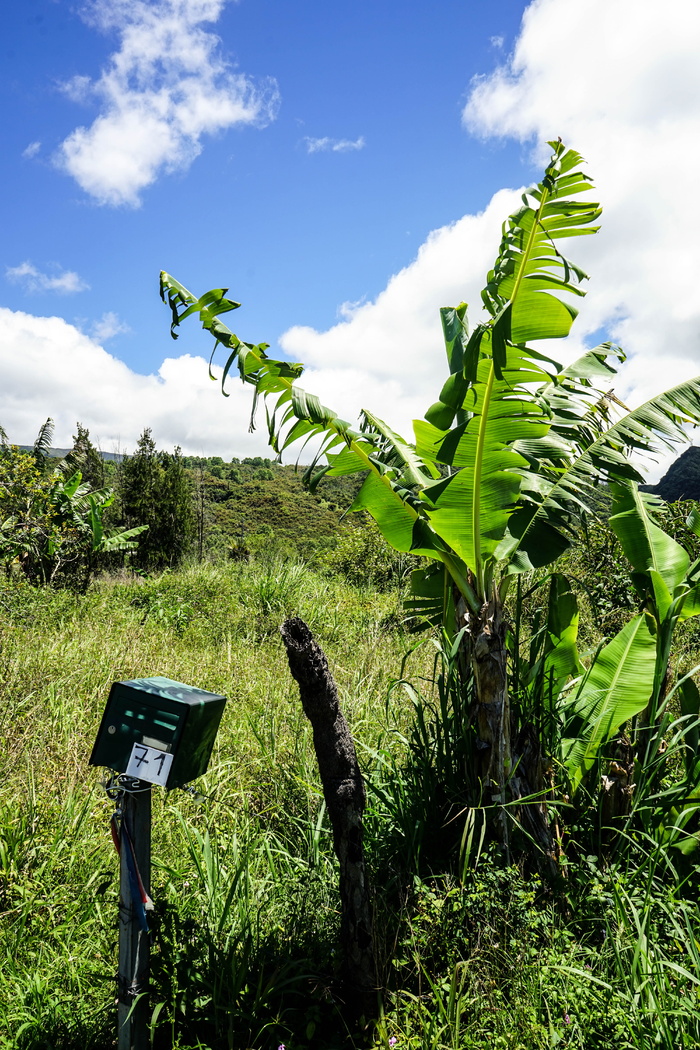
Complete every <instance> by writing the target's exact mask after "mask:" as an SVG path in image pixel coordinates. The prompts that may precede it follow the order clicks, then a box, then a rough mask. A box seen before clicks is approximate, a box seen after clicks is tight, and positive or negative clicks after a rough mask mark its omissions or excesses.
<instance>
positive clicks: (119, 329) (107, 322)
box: [90, 310, 131, 343]
mask: <svg viewBox="0 0 700 1050" xmlns="http://www.w3.org/2000/svg"><path fill="white" fill-rule="evenodd" d="M130 331H131V329H130V328H129V326H128V324H125V323H124V321H122V320H120V318H119V317H118V316H117V314H115V313H114V311H113V310H107V311H106V313H103V314H102V317H100V319H99V321H95V323H94V324H93V325H92V326H91V328H90V335H91V336H92V338H93V339H94V340H95V342H97V343H105V342H106V341H107V340H108V339H113V338H114V336H115V335H123V334H124V333H125V332H130Z"/></svg>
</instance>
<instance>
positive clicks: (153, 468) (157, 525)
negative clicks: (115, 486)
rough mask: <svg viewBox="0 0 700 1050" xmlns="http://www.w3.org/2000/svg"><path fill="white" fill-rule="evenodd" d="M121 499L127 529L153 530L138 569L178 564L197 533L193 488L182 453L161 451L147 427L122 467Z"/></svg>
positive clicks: (140, 551) (147, 536)
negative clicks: (138, 526)
mask: <svg viewBox="0 0 700 1050" xmlns="http://www.w3.org/2000/svg"><path fill="white" fill-rule="evenodd" d="M119 494H120V500H121V508H122V517H123V522H124V524H125V525H127V526H128V525H130V524H131V523H132V522H138V523H140V524H146V525H148V532H147V533H146V534H145V535H144V536H143V537H142V540H141V543H140V544H139V547H138V550H137V551H136V553H135V554H134V556H133V558H132V564H133V565H135V566H136V567H137V568H139V569H144V570H152V569H162V568H165V567H171V568H172V567H174V566H176V565H178V564H179V562H180V561H181V560H182V558H183V556H184V555H185V553H186V552H187V550H188V549H189V547H190V545H191V542H192V537H193V533H194V513H193V506H192V486H191V483H190V480H189V477H188V475H187V472H186V470H185V466H184V463H183V460H182V454H181V451H180V449H179V448H176V449H175V451H174V452H172V453H168V452H159V451H158V450H157V448H156V443H155V441H154V440H153V437H152V436H151V429H150V427H146V429H145V430H144V431H143V433H142V434H141V437H140V438H139V440H138V444H137V445H136V451H135V452H134V454H133V456H128V457H127V458H125V459H124V461H123V462H122V464H121V468H120V471H119Z"/></svg>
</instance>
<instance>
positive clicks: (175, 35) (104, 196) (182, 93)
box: [55, 0, 279, 206]
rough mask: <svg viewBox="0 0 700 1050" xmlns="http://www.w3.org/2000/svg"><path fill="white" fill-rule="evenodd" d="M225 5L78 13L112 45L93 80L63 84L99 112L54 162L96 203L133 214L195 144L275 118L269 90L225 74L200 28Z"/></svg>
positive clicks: (108, 1)
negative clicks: (112, 37) (111, 36)
mask: <svg viewBox="0 0 700 1050" xmlns="http://www.w3.org/2000/svg"><path fill="white" fill-rule="evenodd" d="M225 2H226V0H93V2H92V3H91V4H90V5H89V6H88V7H87V8H86V10H85V12H84V17H85V18H86V20H87V21H88V22H89V23H90V24H92V25H93V26H94V27H95V28H96V29H98V30H100V31H102V32H115V33H117V34H118V36H119V40H120V44H119V48H118V50H117V51H115V52H114V54H112V55H111V57H110V59H109V62H108V64H107V66H106V68H105V69H104V70H103V72H102V74H101V76H100V77H99V79H97V80H95V81H93V80H91V79H90V78H89V77H87V76H84V75H81V76H77V77H74V78H73V79H72V80H71V81H69V82H67V83H66V84H64V85H63V88H64V91H65V92H66V94H68V96H69V97H70V98H72V99H73V100H75V101H77V102H82V103H97V105H98V106H99V110H100V111H99V114H98V116H97V117H96V118H95V120H94V121H93V123H92V124H91V125H90V126H89V127H78V128H76V129H75V130H74V131H73V132H72V133H71V134H70V135H69V136H68V138H67V139H65V141H64V142H63V143H62V144H61V146H60V149H59V151H58V153H57V155H56V157H55V162H56V164H57V165H58V166H59V167H60V168H62V169H63V170H64V171H66V172H67V173H68V174H69V175H72V176H73V178H74V179H75V180H76V181H77V182H78V184H79V185H80V186H81V187H82V189H83V190H85V192H86V193H88V194H90V195H91V196H92V197H93V198H94V199H95V200H96V201H97V202H98V203H99V204H108V205H131V206H137V205H138V204H139V203H140V194H141V193H142V191H143V190H144V189H145V188H146V187H147V186H150V185H151V184H152V183H153V182H154V181H155V180H156V178H157V177H158V176H159V175H160V174H161V173H162V172H172V171H175V170H178V169H184V168H187V167H189V165H190V164H191V163H192V161H193V160H194V159H195V157H196V156H197V155H198V154H199V153H200V152H201V149H202V145H201V139H202V137H203V136H204V135H213V134H215V133H217V132H221V131H224V130H226V129H227V128H230V127H232V126H234V125H237V124H253V125H257V126H263V125H264V124H266V123H268V122H269V121H270V120H272V119H274V116H275V114H276V110H277V106H278V102H279V95H278V91H277V86H276V84H275V82H274V81H273V80H271V79H268V80H263V81H260V82H258V83H254V82H253V81H252V80H251V79H250V78H249V77H247V76H245V75H244V74H242V73H238V72H234V71H233V69H232V68H231V66H230V64H229V63H228V62H227V61H226V59H225V58H224V56H223V55H222V53H221V48H220V46H219V45H220V42H219V39H218V37H217V36H215V35H214V34H213V33H212V32H211V31H209V30H207V29H205V28H203V26H204V25H206V24H208V23H214V22H216V21H217V19H218V18H219V16H220V14H221V11H222V9H223V7H224V4H225Z"/></svg>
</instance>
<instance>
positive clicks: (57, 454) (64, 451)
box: [17, 445, 124, 463]
mask: <svg viewBox="0 0 700 1050" xmlns="http://www.w3.org/2000/svg"><path fill="white" fill-rule="evenodd" d="M33 447H34V446H33V445H18V446H17V448H19V449H21V450H22V452H31V451H32V449H33ZM69 452H72V449H71V448H50V449H49V455H50V456H51V458H52V459H65V458H66V456H67V455H68V453H69ZM97 452H98V454H99V455H100V456H101V457H102V459H104V460H105V462H107V463H121V461H122V460H123V459H124V456H123V455H122V453H121V452H102V451H101V450H100V449H97Z"/></svg>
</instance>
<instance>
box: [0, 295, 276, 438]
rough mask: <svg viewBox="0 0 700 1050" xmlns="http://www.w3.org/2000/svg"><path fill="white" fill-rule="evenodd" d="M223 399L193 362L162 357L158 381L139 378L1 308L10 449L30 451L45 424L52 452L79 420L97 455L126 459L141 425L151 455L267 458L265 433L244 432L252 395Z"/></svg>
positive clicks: (1, 402)
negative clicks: (149, 433)
mask: <svg viewBox="0 0 700 1050" xmlns="http://www.w3.org/2000/svg"><path fill="white" fill-rule="evenodd" d="M227 391H228V393H229V394H230V397H229V398H228V400H226V399H224V398H223V397H222V396H221V393H220V387H219V385H218V384H214V383H212V382H211V381H210V380H209V378H208V373H207V362H206V361H205V360H204V359H203V358H201V357H192V356H190V355H189V354H184V355H182V356H180V357H175V358H166V359H165V360H164V361H163V363H162V365H161V366H160V369H159V370H158V374H157V375H148V376H144V375H138V374H137V373H135V372H132V371H131V369H129V368H128V367H127V366H126V365H125V364H124V363H123V362H122V361H120V360H119V359H118V358H116V357H114V356H112V355H111V354H109V353H108V352H107V351H105V350H104V349H103V348H102V347H101V346H99V345H98V344H97V343H96V342H95V340H94V339H91V338H90V337H89V336H87V335H85V334H84V333H83V332H81V331H80V330H79V329H78V328H76V327H75V326H74V325H71V324H68V322H66V321H65V320H63V319H62V318H60V317H36V316H34V315H32V314H28V313H23V312H21V311H13V310H9V309H7V308H5V307H0V424H2V426H3V427H4V428H5V430H6V431H7V434H8V437H9V439H10V441H12V442H15V443H16V444H28V443H31V442H32V441H33V440H34V437H35V436H36V432H37V430H38V428H39V426H40V425H41V424H42V423H43V422H44V420H45V419H46V418H47V417H48V416H51V417H52V419H54V420H55V423H56V432H55V437H54V444H55V445H57V446H59V447H62V446H66V445H70V443H71V435H72V434H73V433H75V424H76V421H77V420H80V421H81V422H82V423H83V425H84V426H86V427H87V428H88V429H89V431H90V436H91V438H92V439H93V441H94V442H95V444H96V445H99V447H100V448H101V449H102V450H103V451H105V452H113V451H118V450H121V451H122V452H124V451H129V450H133V449H134V447H135V445H136V442H137V440H138V437H139V434H140V433H141V432H142V430H143V428H144V427H147V426H149V427H151V428H152V429H153V436H154V438H155V439H156V441H157V443H158V447H159V448H164V449H168V448H172V447H173V446H174V445H177V444H179V445H181V446H182V448H183V450H184V451H185V452H186V453H189V454H193V455H197V454H202V453H203V454H208V455H223V456H232V455H234V454H235V455H241V456H249V455H270V452H269V449H268V447H267V442H266V434H267V431H266V429H265V427H264V424H263V425H262V427H261V429H260V430H259V431H256V432H255V433H254V434H252V435H249V434H248V433H247V425H246V423H245V422H244V421H247V419H248V417H249V415H250V408H251V388H250V387H246V388H244V387H243V385H242V384H241V383H240V382H238V381H237V380H234V381H233V382H230V383H229V384H228V386H227Z"/></svg>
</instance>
